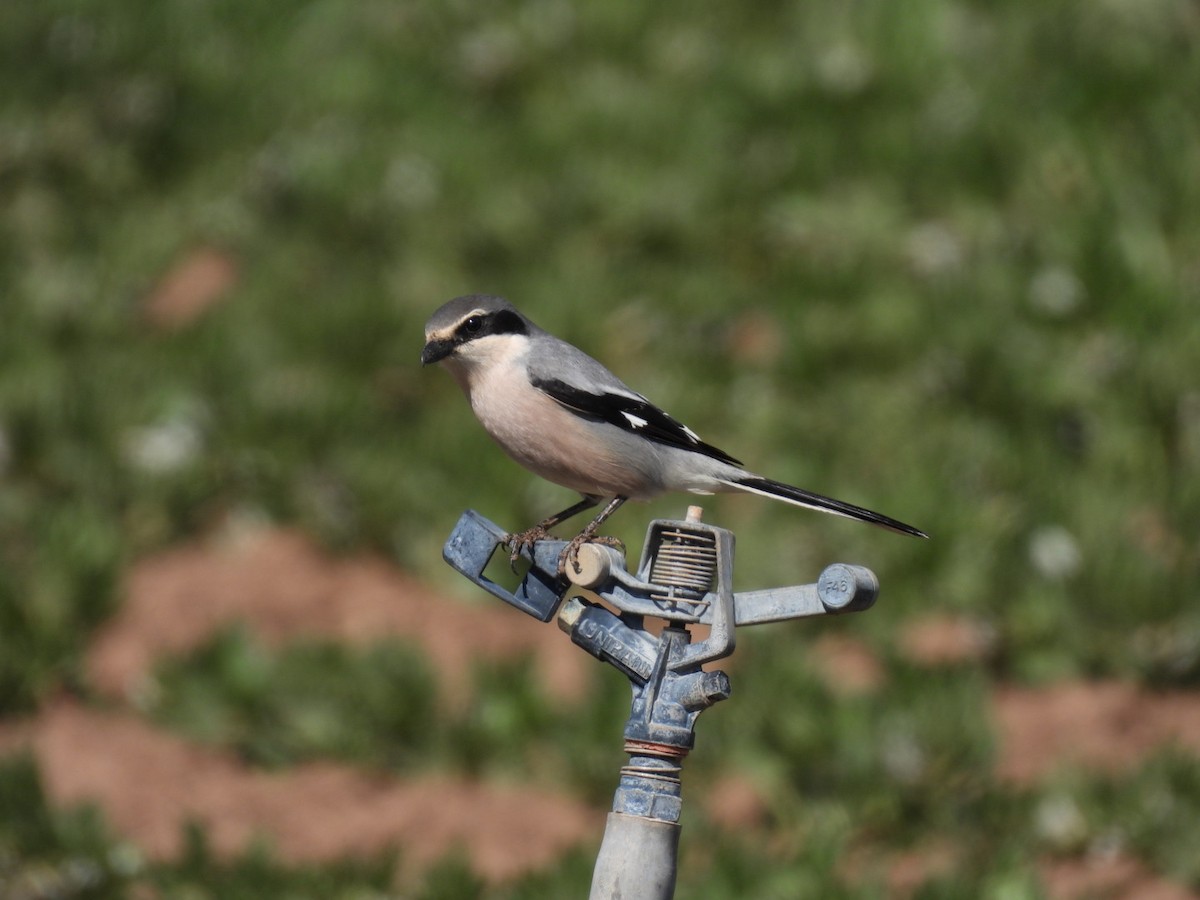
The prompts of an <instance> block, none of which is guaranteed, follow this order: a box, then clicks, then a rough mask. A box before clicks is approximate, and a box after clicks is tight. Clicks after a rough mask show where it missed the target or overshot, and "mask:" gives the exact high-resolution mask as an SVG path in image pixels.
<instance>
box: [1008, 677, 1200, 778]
mask: <svg viewBox="0 0 1200 900" xmlns="http://www.w3.org/2000/svg"><path fill="white" fill-rule="evenodd" d="M992 714H993V717H994V718H995V721H996V724H997V726H998V734H999V737H1000V754H999V759H998V761H997V766H996V769H997V774H999V775H1000V777H1002V778H1007V779H1011V780H1012V781H1015V782H1018V783H1022V784H1027V783H1030V782H1033V781H1036V780H1037V779H1038V778H1040V777H1041V776H1043V775H1045V774H1047V773H1048V772H1050V771H1052V770H1053V769H1054V768H1055V767H1056V766H1059V765H1061V764H1063V763H1066V764H1071V765H1082V766H1087V767H1090V768H1097V769H1103V770H1108V771H1121V770H1125V769H1130V768H1132V767H1134V766H1136V765H1137V764H1138V763H1140V762H1141V761H1142V760H1143V759H1144V758H1145V757H1146V755H1147V754H1149V753H1151V752H1153V751H1154V750H1155V749H1157V748H1158V747H1161V746H1163V745H1164V744H1171V743H1175V744H1178V745H1180V746H1183V747H1186V748H1188V749H1190V750H1193V751H1196V752H1200V695H1198V694H1195V693H1185V692H1183V691H1174V692H1169V693H1151V692H1149V691H1146V690H1144V689H1141V688H1139V687H1137V686H1136V685H1132V684H1125V683H1122V682H1114V681H1108V682H1095V683H1082V682H1067V683H1063V684H1056V685H1051V686H1049V687H1046V688H1039V689H1036V690H1035V689H1030V688H1011V687H1010V688H1001V689H999V690H997V691H996V693H995V695H994V696H993V699H992Z"/></svg>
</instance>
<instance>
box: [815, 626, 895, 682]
mask: <svg viewBox="0 0 1200 900" xmlns="http://www.w3.org/2000/svg"><path fill="white" fill-rule="evenodd" d="M810 658H811V661H812V664H813V665H814V666H815V667H816V671H817V674H818V675H819V676H820V678H821V680H822V681H824V682H825V685H826V687H828V688H829V690H831V691H832V692H833V693H835V694H839V695H842V696H856V695H860V694H870V693H873V692H874V691H876V690H878V689H879V688H880V687H882V685H883V680H884V674H885V673H884V669H883V663H881V662H880V661H879V657H877V656H876V655H875V652H874V651H873V650H872V649H871V648H870V647H868V646H867V645H866V644H865V643H864V642H863V641H860V640H859V639H858V638H853V637H849V636H847V635H841V634H833V633H826V634H823V635H821V636H820V637H819V638H818V639H817V641H816V643H814V644H813V648H812V653H811V657H810Z"/></svg>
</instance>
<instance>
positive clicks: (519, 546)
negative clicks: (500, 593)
mask: <svg viewBox="0 0 1200 900" xmlns="http://www.w3.org/2000/svg"><path fill="white" fill-rule="evenodd" d="M548 537H551V534H550V532H549V531H547V530H546V528H545V526H544V525H540V524H539V525H534V526H533V527H532V528H527V529H525V530H524V531H521V532H518V533H517V534H506V535H505V536H504V546H505V547H506V548H507V549H508V567H509V568H510V569H512V570H513V574H516V572H517V560H518V559H520V558H521V551H522V550H524V549H525V548H526V547H528V548H529V553H530V555H533V545H534V544H536V543H537V542H538V541H544V540H546V538H548Z"/></svg>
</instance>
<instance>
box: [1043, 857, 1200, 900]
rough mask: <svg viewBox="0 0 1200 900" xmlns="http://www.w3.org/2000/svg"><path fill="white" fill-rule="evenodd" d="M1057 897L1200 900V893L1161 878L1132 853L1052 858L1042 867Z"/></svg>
mask: <svg viewBox="0 0 1200 900" xmlns="http://www.w3.org/2000/svg"><path fill="white" fill-rule="evenodd" d="M1039 869H1040V872H1041V876H1042V884H1043V885H1044V886H1045V889H1046V894H1047V895H1048V896H1049V897H1052V898H1054V900H1084V898H1088V900H1093V898H1102V900H1197V898H1200V894H1196V893H1195V892H1194V891H1189V890H1188V889H1187V888H1185V887H1183V886H1181V885H1178V884H1175V883H1174V882H1170V881H1166V880H1165V879H1162V878H1159V877H1158V876H1157V875H1155V874H1154V873H1152V872H1151V871H1150V870H1149V869H1147V868H1146V867H1145V866H1143V865H1142V864H1141V863H1140V862H1138V861H1137V860H1136V859H1133V858H1131V857H1128V856H1120V855H1117V856H1112V857H1107V856H1105V857H1088V858H1085V859H1067V860H1049V861H1045V862H1043V863H1042V864H1041V865H1040V866H1039Z"/></svg>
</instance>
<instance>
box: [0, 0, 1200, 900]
mask: <svg viewBox="0 0 1200 900" xmlns="http://www.w3.org/2000/svg"><path fill="white" fill-rule="evenodd" d="M1198 40H1200V7H1197V6H1196V4H1195V3H1192V2H1187V0H1140V2H1133V0H1102V2H1095V3H1064V2H1049V3H1047V2H1033V0H1024V2H1011V3H1004V4H987V3H978V2H951V0H922V2H917V3H906V4H895V3H886V2H861V3H849V4H847V3H837V2H831V0H821V2H808V3H795V2H792V3H789V2H772V3H760V4H752V5H749V6H747V5H745V4H743V5H739V6H736V7H735V6H731V5H729V4H718V3H708V2H702V3H699V4H697V3H694V2H689V3H681V2H673V0H666V2H662V3H655V4H645V3H633V2H628V0H613V2H607V3H603V4H572V3H569V2H565V0H526V2H515V0H514V2H509V0H500V2H485V3H467V2H458V0H455V2H420V0H363V2H358V3H353V4H349V3H341V2H333V0H318V2H298V0H280V2H275V3H270V4H248V3H241V2H229V0H160V2H154V3H148V2H137V0H117V2H110V3H106V4H98V3H88V2H78V0H76V2H67V0H42V2H38V3H6V4H3V5H2V6H0V45H2V52H0V83H2V84H3V87H2V88H0V751H3V755H0V895H3V896H4V897H9V898H40V897H51V896H53V897H87V898H93V897H102V898H109V897H134V898H147V897H160V896H161V897H176V896H179V897H189V898H201V897H222V898H229V897H274V896H280V897H282V896H288V897H363V898H365V897H384V896H404V897H424V898H432V897H447V898H454V897H489V898H490V897H567V896H584V895H585V892H586V890H587V884H588V881H589V878H590V872H591V864H592V860H593V856H594V852H595V848H596V846H597V845H598V842H599V837H600V829H601V827H602V823H603V811H604V809H605V808H606V807H607V805H608V803H609V801H610V798H611V792H612V789H613V787H614V786H615V782H616V775H617V769H618V767H619V766H620V765H621V762H622V761H623V759H624V757H623V754H622V753H621V752H620V730H621V727H622V725H623V722H624V717H625V715H626V713H627V702H628V688H627V686H626V685H625V683H624V682H623V679H621V677H620V676H619V675H617V674H616V673H614V672H612V671H607V670H605V671H601V667H600V666H598V665H595V664H594V663H592V662H591V661H590V660H588V659H586V658H583V659H578V660H577V659H576V658H575V657H576V656H578V657H584V655H583V654H581V653H579V652H578V651H576V650H574V649H573V648H570V646H569V642H567V639H566V637H565V636H564V635H562V634H560V633H559V632H558V631H557V629H555V628H554V627H553V626H542V625H539V624H538V623H536V622H535V621H533V620H532V619H527V618H525V617H522V616H520V615H519V614H517V613H516V612H514V611H512V610H509V609H507V608H504V607H502V605H501V604H499V603H498V602H496V601H494V600H491V599H490V598H487V597H486V596H481V594H480V592H479V591H477V590H474V589H472V588H471V587H470V586H469V585H467V584H466V583H465V582H461V581H459V580H457V579H456V578H455V577H454V575H453V573H452V572H451V571H450V570H449V569H448V568H446V567H445V566H444V564H443V563H442V561H441V545H442V542H443V541H444V540H445V538H446V536H447V535H448V533H449V531H450V529H451V528H452V527H453V525H454V523H455V521H456V519H457V517H458V516H459V514H460V513H461V512H462V511H463V510H464V509H466V508H468V507H474V508H476V509H478V510H480V511H481V512H482V513H483V514H484V515H486V516H488V517H489V518H492V519H494V520H495V521H497V522H498V523H501V524H503V525H505V526H507V527H510V528H513V529H517V528H519V527H526V526H528V525H529V524H531V523H532V522H534V521H536V520H537V519H539V518H541V517H543V516H545V515H546V514H548V513H549V512H552V511H554V510H557V509H559V508H561V507H563V506H565V505H567V504H568V503H569V502H571V501H572V496H571V495H570V494H569V493H568V492H566V491H564V490H562V489H560V488H556V487H554V486H552V485H548V484H545V483H543V482H540V481H538V480H537V479H535V478H534V477H533V476H531V475H529V474H527V473H526V472H524V470H521V469H519V468H518V467H517V466H516V465H515V464H513V463H511V462H510V461H508V460H507V459H506V458H505V457H504V456H503V454H502V453H501V452H500V451H499V450H498V449H496V448H495V447H494V446H493V445H492V444H491V443H490V442H489V440H488V438H487V437H486V435H485V434H484V433H483V431H482V429H481V428H480V427H479V426H478V425H477V423H476V422H475V421H474V419H473V417H472V416H471V415H470V411H469V409H468V407H467V405H466V403H465V402H464V401H463V398H462V397H461V396H460V394H459V392H458V390H457V388H456V387H455V385H454V384H453V382H452V381H451V379H450V378H448V377H447V376H446V375H445V373H443V372H440V371H437V370H425V371H422V370H421V368H420V366H419V364H418V355H419V352H420V348H421V343H422V326H423V323H424V321H425V319H426V318H427V317H428V315H429V314H430V313H431V312H432V311H433V310H434V309H435V308H436V307H437V306H439V305H440V304H441V303H442V302H444V301H445V300H447V299H449V298H451V297H453V296H456V295H459V294H463V293H470V292H477V291H487V292H492V293H499V294H502V295H504V296H507V297H508V298H510V299H511V300H513V301H514V302H515V303H517V304H518V305H519V306H520V307H521V308H522V309H523V310H524V311H525V312H526V313H528V314H529V315H530V316H531V317H532V318H533V319H534V320H535V321H537V322H538V323H539V324H540V325H542V326H543V327H545V328H547V329H548V330H550V331H552V332H554V333H556V334H558V335H560V336H561V337H564V338H566V339H568V340H570V341H572V342H574V343H576V344H578V345H579V346H581V347H582V348H584V349H585V350H587V351H588V352H590V353H591V354H592V355H594V356H596V357H598V358H600V359H601V360H603V361H604V362H606V363H607V364H608V365H609V367H610V368H612V369H613V370H614V371H615V372H616V373H617V374H618V375H619V376H621V377H622V378H623V379H624V380H625V381H627V382H628V383H629V384H631V385H632V386H634V387H635V388H636V389H638V390H640V391H642V392H643V393H645V394H647V395H648V396H649V397H650V398H651V399H652V400H654V401H656V402H657V403H660V404H661V405H663V406H664V407H665V408H667V409H668V410H670V411H671V412H672V413H673V414H674V415H676V416H677V417H678V418H680V419H681V420H682V421H684V422H686V423H688V424H689V425H690V426H692V427H693V428H694V429H695V430H696V431H698V432H699V433H700V434H701V435H702V436H703V437H704V438H705V439H706V440H708V441H710V442H711V443H713V444H716V445H717V446H719V447H722V448H726V449H728V450H729V451H730V452H731V453H733V454H734V455H736V456H738V457H740V458H742V459H744V460H745V461H746V462H747V464H748V466H750V467H751V468H752V469H754V470H756V471H759V472H762V473H764V474H767V475H770V476H772V477H774V478H778V479H781V480H785V481H789V482H792V483H796V484H800V485H802V486H805V487H808V488H810V489H813V490H817V491H820V492H822V493H826V494H830V495H833V496H836V497H839V498H842V499H845V500H848V501H851V502H854V503H857V504H861V505H865V506H869V507H871V508H873V509H878V510H881V511H883V512H885V513H887V514H889V515H892V516H895V517H897V518H900V519H903V520H904V521H908V522H912V523H914V524H916V525H918V526H919V527H921V528H924V529H925V530H927V531H928V532H929V533H930V534H931V535H932V540H930V541H927V542H921V541H916V540H910V539H905V538H901V537H898V536H895V535H892V534H888V533H886V532H882V531H879V530H875V529H871V528H867V527H864V526H861V525H856V524H855V523H852V522H847V521H843V520H838V519H834V518H831V517H827V516H819V515H816V514H811V513H807V512H804V511H800V510H796V509H793V508H788V507H784V506H782V505H779V504H771V503H768V502H766V501H762V500H758V499H755V498H748V497H732V498H729V497H723V498H716V499H712V500H711V501H708V502H706V506H705V516H706V520H707V521H709V522H713V523H715V524H721V525H723V526H725V527H728V528H731V529H732V530H734V531H735V532H736V534H737V539H738V544H737V549H738V567H737V580H738V586H739V589H749V588H757V587H767V586H774V585H784V584H797V583H804V582H809V581H812V580H814V579H815V577H816V575H817V574H818V573H819V571H820V570H821V568H823V567H824V566H825V565H827V564H828V563H830V562H833V561H838V560H842V561H850V562H857V563H861V564H864V565H868V566H870V567H872V568H873V569H874V570H875V571H876V572H877V573H878V575H879V576H880V579H881V582H882V585H883V590H882V595H881V599H880V602H879V604H878V605H877V606H876V607H875V608H874V609H873V610H872V611H870V612H869V613H868V614H866V615H859V616H852V617H846V618H845V619H842V620H838V621H814V622H807V623H805V622H800V623H791V624H786V625H775V626H769V627H763V628H761V629H758V630H757V631H751V632H749V633H747V634H745V635H744V636H743V637H742V638H741V639H740V640H739V645H738V653H737V655H736V657H735V658H734V660H733V662H732V663H731V664H730V667H729V668H730V672H731V676H732V678H733V682H734V690H735V695H734V698H733V699H731V700H730V701H729V702H728V703H725V704H722V705H721V706H719V707H717V708H716V709H714V710H713V711H712V712H710V713H708V714H707V715H706V716H705V717H704V719H702V720H701V722H700V725H699V729H698V743H697V749H696V751H695V752H694V753H693V755H692V757H691V759H690V761H689V764H688V769H687V771H686V773H685V798H686V799H687V803H686V804H685V809H686V817H685V827H684V832H683V844H684V846H683V849H682V857H681V881H680V887H679V896H680V897H707V898H723V897H764V898H796V897H822V898H828V897H843V896H844V897H884V896H888V897H890V896H900V897H906V896H915V897H995V898H1023V897H1042V896H1050V897H1074V896H1105V897H1134V896H1139V897H1145V896H1152V895H1153V896H1157V897H1195V896H1197V895H1198V894H1197V892H1200V855H1198V854H1197V853H1196V848H1197V847H1200V824H1198V823H1200V758H1198V756H1197V754H1198V753H1200V728H1198V727H1197V722H1200V692H1198V688H1197V685H1198V683H1200V606H1198V605H1197V584H1198V577H1197V576H1198V574H1200V542H1198V537H1200V524H1198V523H1200V477H1198V476H1200V377H1198V373H1200V113H1198V112H1197V106H1196V98H1197V97H1198V96H1200V53H1198V52H1197V46H1198ZM687 502H689V501H688V499H687V498H684V497H673V498H666V499H663V500H660V501H657V502H655V503H653V504H650V505H630V506H628V507H626V508H625V509H623V510H622V511H621V512H620V513H619V514H618V515H617V516H616V517H615V519H614V520H613V522H612V526H611V533H614V534H616V535H618V536H620V537H621V538H623V539H624V540H625V541H626V542H627V543H629V544H630V545H631V546H632V547H635V548H636V547H639V546H640V545H641V535H642V534H643V532H644V530H645V527H646V524H647V522H648V521H649V519H651V518H652V517H656V516H678V515H680V514H681V513H682V512H683V511H684V509H685V507H686V504H687ZM414 810H416V811H417V812H416V813H414ZM531 811H532V812H531ZM414 815H416V819H415V820H413V816H414ZM531 816H532V817H533V818H534V819H536V822H524V818H530V817H531ZM523 817H524V818H523ZM404 823H407V824H404ZM514 823H524V824H514ZM537 823H540V824H537ZM539 828H540V829H541V830H538V829H539ZM306 829H308V830H306ZM506 840H507V841H509V842H508V843H505V841H506ZM1154 891H1157V892H1159V893H1152V892H1154Z"/></svg>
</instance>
